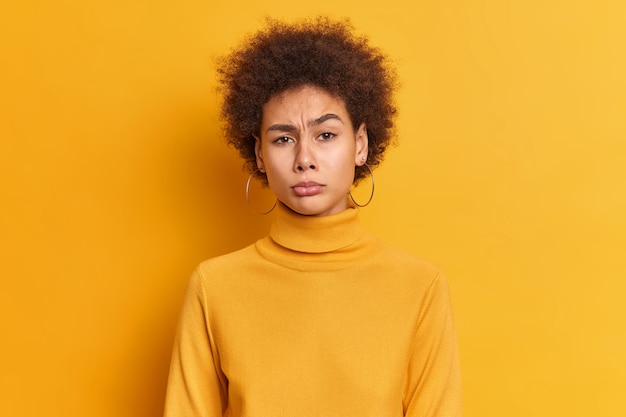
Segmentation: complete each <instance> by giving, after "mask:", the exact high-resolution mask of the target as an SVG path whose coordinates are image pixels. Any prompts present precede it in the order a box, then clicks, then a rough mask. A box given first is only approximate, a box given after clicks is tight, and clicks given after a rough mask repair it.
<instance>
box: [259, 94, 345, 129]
mask: <svg viewBox="0 0 626 417" xmlns="http://www.w3.org/2000/svg"><path fill="white" fill-rule="evenodd" d="M327 112H333V113H341V116H342V117H344V118H348V119H349V115H348V112H347V109H346V105H345V102H344V101H343V100H342V99H341V98H340V97H337V96H336V95H332V94H330V93H329V92H328V91H326V90H324V89H323V88H319V87H316V86H310V85H304V86H301V87H297V88H292V89H288V90H285V91H283V92H281V93H278V94H275V95H273V96H272V97H270V99H269V100H268V101H267V102H266V103H265V104H264V105H263V117H262V119H263V120H262V122H267V119H268V118H271V119H273V118H276V117H290V116H303V115H305V114H306V115H309V116H320V115H322V114H324V113H327ZM317 113H319V114H317Z"/></svg>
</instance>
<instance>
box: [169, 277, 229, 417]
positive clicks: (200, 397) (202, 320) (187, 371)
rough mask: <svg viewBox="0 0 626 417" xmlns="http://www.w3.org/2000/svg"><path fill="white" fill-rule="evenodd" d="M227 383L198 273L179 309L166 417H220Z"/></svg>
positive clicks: (224, 403)
mask: <svg viewBox="0 0 626 417" xmlns="http://www.w3.org/2000/svg"><path fill="white" fill-rule="evenodd" d="M227 398H228V395H227V382H226V378H225V377H224V375H223V373H222V372H221V371H220V362H219V354H218V352H217V350H216V348H215V345H214V343H213V340H212V336H211V331H210V326H209V320H208V314H207V306H206V296H205V290H204V284H203V280H202V276H201V274H200V272H199V271H198V270H197V271H196V272H195V273H194V274H193V276H192V277H191V280H190V281H189V285H188V288H187V292H186V296H185V301H184V304H183V307H182V312H181V316H180V321H179V324H178V330H177V334H176V339H175V342H174V348H173V353H172V362H171V366H170V375H169V380H168V385H167V395H166V398H165V414H164V415H165V417H183V416H184V417H221V416H222V415H223V413H224V411H225V409H226V407H227V401H228V400H227Z"/></svg>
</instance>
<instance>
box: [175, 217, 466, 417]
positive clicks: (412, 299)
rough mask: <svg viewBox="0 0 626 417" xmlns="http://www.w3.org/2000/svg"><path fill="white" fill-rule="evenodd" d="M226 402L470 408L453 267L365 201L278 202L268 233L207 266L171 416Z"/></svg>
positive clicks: (247, 410)
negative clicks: (427, 253) (395, 232)
mask: <svg viewBox="0 0 626 417" xmlns="http://www.w3.org/2000/svg"><path fill="white" fill-rule="evenodd" d="M223 415H225V416H229V417H308V416H311V417H313V416H314V417H340V416H341V417H369V416H371V417H400V416H413V417H457V416H461V384H460V372H459V362H458V351H457V342H456V335H455V330H454V323H453V318H452V310H451V306H450V300H449V295H448V287H447V283H446V280H445V278H444V277H443V276H442V275H441V273H440V272H439V271H438V270H437V269H435V268H434V267H433V266H431V265H429V264H428V263H425V262H424V261H422V260H420V259H417V258H415V257H414V256H412V255H409V254H407V253H404V252H401V251H398V250H396V249H393V248H391V247H390V246H388V245H385V244H384V243H382V242H380V241H379V240H377V239H376V238H374V237H372V236H371V235H369V234H367V233H365V232H364V230H363V229H362V228H361V226H360V224H359V221H358V209H355V208H351V209H348V210H345V211H344V212H342V213H339V214H336V215H332V216H326V217H306V216H301V215H298V214H295V213H293V212H291V211H290V210H289V209H287V208H285V207H284V206H279V208H278V216H277V219H276V221H275V223H274V224H273V226H272V229H271V232H270V235H269V236H268V237H266V238H264V239H261V240H259V241H258V242H256V243H255V244H254V245H251V246H249V247H247V248H244V249H242V250H240V251H237V252H234V253H231V254H228V255H225V256H221V257H218V258H214V259H211V260H208V261H206V262H204V263H202V264H201V265H200V266H199V267H198V269H197V270H196V271H195V273H194V275H193V276H192V278H191V281H190V283H189V287H188V290H187V295H186V299H185V302H184V305H183V308H182V314H181V318H180V323H179V328H178V333H177V336H176V342H175V344H174V351H173V357H172V364H171V369H170V377H169V383H168V390H167V396H166V404H165V416H166V417H183V416H184V417H200V416H202V417H209V416H210V417H218V416H223Z"/></svg>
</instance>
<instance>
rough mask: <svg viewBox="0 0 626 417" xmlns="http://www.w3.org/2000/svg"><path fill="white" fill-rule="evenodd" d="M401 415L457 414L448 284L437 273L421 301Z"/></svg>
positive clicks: (458, 399)
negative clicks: (403, 411) (402, 413)
mask: <svg viewBox="0 0 626 417" xmlns="http://www.w3.org/2000/svg"><path fill="white" fill-rule="evenodd" d="M404 410H405V413H404V414H405V416H407V417H460V416H461V415H462V404H461V375H460V365H459V353H458V346H457V339H456V330H455V326H454V319H453V315H452V307H451V303H450V296H449V290H448V284H447V281H446V279H445V277H444V276H442V275H441V274H439V275H437V277H436V278H435V279H434V280H433V283H432V284H431V286H430V288H429V290H428V292H427V294H426V298H425V300H424V302H423V305H422V308H421V311H420V315H419V318H418V323H417V328H416V331H415V336H414V340H413V348H412V353H411V358H410V363H409V370H408V376H407V384H406V387H405V403H404Z"/></svg>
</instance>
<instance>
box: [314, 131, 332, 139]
mask: <svg viewBox="0 0 626 417" xmlns="http://www.w3.org/2000/svg"><path fill="white" fill-rule="evenodd" d="M334 137H335V134H334V133H330V132H324V133H322V134H321V135H319V136H318V138H320V139H321V140H330V139H332V138H334Z"/></svg>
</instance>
